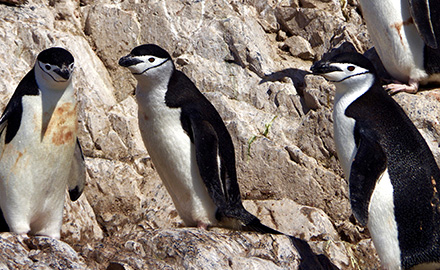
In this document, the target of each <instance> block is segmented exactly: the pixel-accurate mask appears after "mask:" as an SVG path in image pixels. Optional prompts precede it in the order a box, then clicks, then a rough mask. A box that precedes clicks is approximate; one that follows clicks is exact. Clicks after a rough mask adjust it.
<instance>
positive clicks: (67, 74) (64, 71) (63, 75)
mask: <svg viewBox="0 0 440 270" xmlns="http://www.w3.org/2000/svg"><path fill="white" fill-rule="evenodd" d="M54 71H55V73H56V74H58V75H60V76H61V78H63V79H65V80H68V79H69V78H70V74H71V72H70V69H69V68H67V67H63V68H62V69H58V68H57V69H55V70H54Z"/></svg>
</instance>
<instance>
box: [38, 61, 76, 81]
mask: <svg viewBox="0 0 440 270" xmlns="http://www.w3.org/2000/svg"><path fill="white" fill-rule="evenodd" d="M38 66H39V67H40V68H41V70H42V71H44V73H46V74H47V75H49V76H50V77H51V78H52V80H54V81H56V82H67V81H68V80H69V79H66V80H65V81H57V80H56V79H55V78H54V77H53V76H52V75H50V73H47V72H46V71H45V70H44V68H42V67H41V65H40V62H38ZM69 77H70V76H69Z"/></svg>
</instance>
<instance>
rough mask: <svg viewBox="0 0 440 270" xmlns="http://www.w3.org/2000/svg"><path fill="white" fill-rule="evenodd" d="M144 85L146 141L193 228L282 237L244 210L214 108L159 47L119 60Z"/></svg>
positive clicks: (140, 95) (140, 88) (228, 143)
mask: <svg viewBox="0 0 440 270" xmlns="http://www.w3.org/2000/svg"><path fill="white" fill-rule="evenodd" d="M119 64H120V65H121V66H123V67H127V68H128V69H129V70H130V71H131V72H132V74H133V75H134V76H135V78H136V79H137V81H138V85H137V87H136V99H137V103H138V106H139V111H138V117H139V127H140V131H141V134H142V138H143V141H144V143H145V146H146V148H147V150H148V153H149V154H150V156H151V159H152V161H153V163H154V165H155V168H156V170H157V172H158V173H159V176H160V177H161V179H162V181H163V183H164V185H165V187H166V189H167V190H168V192H169V194H170V195H171V197H172V199H173V202H174V205H175V207H176V209H177V211H178V213H179V215H180V217H181V218H182V219H183V221H184V223H185V225H187V226H197V227H203V228H206V227H207V226H225V227H232V228H236V229H245V230H255V231H260V232H268V233H278V232H277V231H275V230H273V229H271V228H269V227H266V226H264V225H262V224H261V223H260V221H259V219H258V218H256V217H255V216H253V215H252V214H250V213H249V212H248V211H246V210H245V208H244V207H243V205H242V202H241V197H240V190H239V186H238V183H237V176H236V171H235V154H234V146H233V143H232V139H231V137H230V134H229V132H228V130H227V129H226V127H225V125H224V123H223V121H222V119H221V117H220V115H219V114H218V112H217V111H216V109H215V108H214V106H213V105H212V104H211V103H210V102H209V101H208V100H207V99H206V98H205V97H204V96H203V94H202V93H201V92H200V91H199V90H198V89H197V87H196V86H195V85H194V83H193V82H192V81H191V80H190V79H189V78H188V77H187V76H186V75H185V74H183V73H182V72H180V71H178V70H176V68H175V66H174V64H173V61H172V59H171V57H170V55H169V54H168V53H167V52H166V51H165V50H163V49H162V48H160V47H159V46H157V45H153V44H147V45H141V46H138V47H136V48H134V49H133V50H132V51H131V53H130V54H129V55H127V56H125V57H122V58H121V59H120V60H119Z"/></svg>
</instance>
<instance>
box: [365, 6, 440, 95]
mask: <svg viewBox="0 0 440 270" xmlns="http://www.w3.org/2000/svg"><path fill="white" fill-rule="evenodd" d="M360 4H361V8H362V14H363V17H364V19H365V21H366V23H367V27H368V32H369V34H370V37H371V39H372V41H373V43H374V46H375V48H376V51H377V53H378V54H379V56H380V59H381V60H382V63H383V65H384V67H385V68H386V70H387V71H388V72H389V73H390V74H391V76H393V77H394V78H396V79H397V80H399V81H400V82H403V83H408V85H405V84H389V85H388V86H387V88H388V89H389V90H390V93H391V94H394V93H397V92H399V91H405V92H410V93H415V92H417V89H418V87H419V83H420V84H427V83H430V82H433V83H436V84H438V83H440V1H428V0H402V1H400V0H399V1H397V0H360Z"/></svg>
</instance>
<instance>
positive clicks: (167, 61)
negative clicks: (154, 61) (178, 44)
mask: <svg viewBox="0 0 440 270" xmlns="http://www.w3.org/2000/svg"><path fill="white" fill-rule="evenodd" d="M168 60H169V59H167V60H165V61H163V62H162V63H160V64H159V65H157V66H152V67H149V68H146V69H145V70H144V71H142V72H139V73H134V72H132V73H131V74H133V75H141V74H143V73H145V72H146V71H148V70H150V69H152V68H157V67H160V66H162V65H163V64H165V63H166V62H168Z"/></svg>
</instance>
